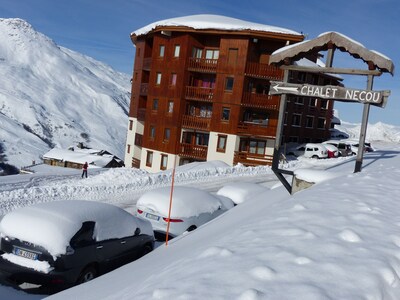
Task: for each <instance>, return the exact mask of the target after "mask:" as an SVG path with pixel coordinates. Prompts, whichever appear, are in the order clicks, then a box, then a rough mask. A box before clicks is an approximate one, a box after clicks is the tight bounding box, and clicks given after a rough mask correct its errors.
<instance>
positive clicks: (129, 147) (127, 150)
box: [126, 144, 131, 153]
mask: <svg viewBox="0 0 400 300" xmlns="http://www.w3.org/2000/svg"><path fill="white" fill-rule="evenodd" d="M126 153H131V145H129V144H128V149H126Z"/></svg>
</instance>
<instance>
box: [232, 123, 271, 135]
mask: <svg viewBox="0 0 400 300" xmlns="http://www.w3.org/2000/svg"><path fill="white" fill-rule="evenodd" d="M237 133H238V135H246V136H263V137H270V138H275V135H276V127H275V126H267V125H266V124H262V123H254V122H253V123H252V122H247V121H244V122H239V124H238V127H237Z"/></svg>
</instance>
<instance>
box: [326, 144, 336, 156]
mask: <svg viewBox="0 0 400 300" xmlns="http://www.w3.org/2000/svg"><path fill="white" fill-rule="evenodd" d="M324 147H325V148H326V150H327V151H328V158H335V157H338V156H339V149H338V148H337V147H336V146H334V145H331V144H324Z"/></svg>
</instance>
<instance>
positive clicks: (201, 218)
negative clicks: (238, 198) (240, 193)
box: [136, 186, 234, 239]
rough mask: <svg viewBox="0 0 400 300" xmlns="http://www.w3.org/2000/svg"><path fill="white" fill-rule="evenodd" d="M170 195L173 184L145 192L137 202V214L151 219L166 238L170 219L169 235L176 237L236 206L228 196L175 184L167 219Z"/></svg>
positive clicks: (158, 236) (159, 233) (158, 235)
mask: <svg viewBox="0 0 400 300" xmlns="http://www.w3.org/2000/svg"><path fill="white" fill-rule="evenodd" d="M170 195H171V187H162V188H158V189H154V190H151V191H148V192H146V193H145V194H143V195H142V196H141V197H140V198H139V200H138V201H137V203H136V209H137V210H136V215H137V216H138V217H139V218H142V219H145V220H149V221H150V222H151V224H152V226H153V230H154V233H155V235H156V238H160V239H161V238H164V237H165V235H166V233H167V226H168V221H169V224H170V225H169V232H168V236H169V237H171V238H173V237H176V236H178V235H180V234H182V233H184V232H185V231H192V230H194V229H196V228H197V227H199V226H201V225H203V224H205V223H207V222H208V221H210V220H212V219H214V218H215V217H217V216H219V215H220V214H222V213H224V212H225V211H227V210H228V209H230V208H231V207H233V205H234V204H233V202H232V201H231V200H230V199H228V198H220V197H217V196H214V195H212V194H210V193H208V192H206V191H203V190H199V189H196V188H192V187H183V186H175V187H174V190H173V193H172V205H171V212H170V218H168V216H169V207H170Z"/></svg>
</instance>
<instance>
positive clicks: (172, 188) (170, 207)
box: [165, 155, 177, 246]
mask: <svg viewBox="0 0 400 300" xmlns="http://www.w3.org/2000/svg"><path fill="white" fill-rule="evenodd" d="M176 157H177V155H175V158H174V167H173V169H172V179H171V192H170V194H169V209H168V223H167V234H166V235H165V246H168V233H169V225H170V223H171V221H170V220H171V209H172V195H173V193H174V182H175V165H176Z"/></svg>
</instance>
